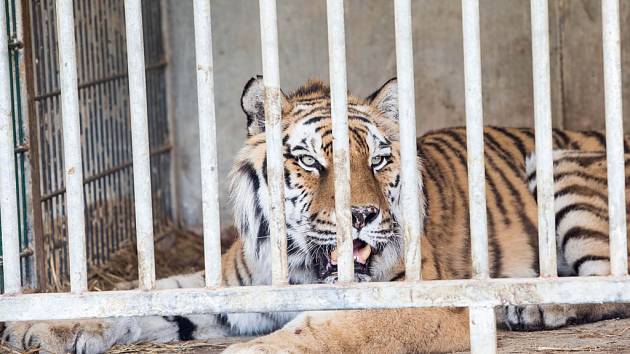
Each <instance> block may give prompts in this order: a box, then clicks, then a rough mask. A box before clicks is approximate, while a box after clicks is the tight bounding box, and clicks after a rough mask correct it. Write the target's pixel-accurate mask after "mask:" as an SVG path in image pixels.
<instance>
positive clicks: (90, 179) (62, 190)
mask: <svg viewBox="0 0 630 354" xmlns="http://www.w3.org/2000/svg"><path fill="white" fill-rule="evenodd" d="M171 150H173V146H172V145H170V144H169V145H165V146H162V147H160V148H158V149H155V150H151V154H150V155H151V157H153V156H157V155H162V154H167V153H169V152H171ZM132 166H133V162H132V161H127V162H124V163H121V164H119V165H117V166H114V167H111V168H108V169H106V170H103V171H101V172H99V173H97V174H95V175H92V176H89V177H87V178H84V179H83V184H84V185H85V184H89V183H92V182H94V181H98V180H99V179H101V178H103V177H107V176H109V175H112V174H114V173H116V172H119V171H122V170H124V169H126V168H129V167H132ZM64 193H66V189H65V188H60V189H57V190H55V191H53V192H50V193H47V194H44V195H42V197H41V198H40V199H39V200H40V202H44V201H47V200H49V199H52V198H54V197H57V196H59V195H62V194H64Z"/></svg>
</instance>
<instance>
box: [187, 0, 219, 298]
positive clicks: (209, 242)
mask: <svg viewBox="0 0 630 354" xmlns="http://www.w3.org/2000/svg"><path fill="white" fill-rule="evenodd" d="M193 7H194V13H195V15H194V16H195V57H196V58H197V107H198V113H199V156H200V158H201V161H202V163H201V194H202V197H201V199H202V207H203V245H204V254H203V257H204V263H205V274H206V277H205V278H206V286H207V287H216V286H220V285H221V236H220V234H221V225H220V221H219V177H218V167H217V144H216V141H217V132H216V116H215V110H214V67H213V63H212V22H211V18H210V0H195V2H194V3H193Z"/></svg>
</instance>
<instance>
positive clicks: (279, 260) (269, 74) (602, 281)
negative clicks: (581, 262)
mask: <svg viewBox="0 0 630 354" xmlns="http://www.w3.org/2000/svg"><path fill="white" fill-rule="evenodd" d="M56 3H57V9H56V10H57V11H56V15H57V24H58V36H59V38H60V40H59V41H58V45H59V49H58V50H59V54H60V59H61V61H62V65H61V66H60V69H61V73H60V79H61V82H60V88H61V95H60V101H62V107H61V108H62V113H63V122H62V123H63V128H64V129H63V130H64V132H63V142H64V148H63V151H61V150H57V152H56V153H57V154H59V155H61V154H62V153H63V155H64V159H65V160H64V161H65V169H64V173H65V181H66V195H67V201H66V205H67V206H66V209H65V210H64V212H65V214H67V218H68V223H67V232H68V237H69V246H70V247H69V251H70V252H69V261H70V262H69V263H70V267H69V272H70V280H71V293H64V294H61V293H58V294H20V281H19V274H20V269H19V266H18V265H19V245H18V242H17V238H16V237H15V236H14V235H15V234H17V232H13V231H14V230H17V227H18V226H17V223H18V217H17V215H14V213H10V212H9V213H6V212H5V211H7V210H9V211H10V210H13V209H15V205H16V203H17V196H16V193H15V188H14V185H15V181H14V176H15V174H14V172H15V171H13V169H9V170H8V171H7V170H1V171H0V188H1V189H0V191H1V192H2V195H3V198H2V200H1V201H2V204H1V206H2V211H3V214H2V217H3V219H2V222H3V235H2V236H3V244H4V251H5V267H6V268H5V269H6V272H5V279H4V281H5V288H6V290H7V292H8V293H10V294H11V295H4V296H1V297H0V320H12V321H25V320H43V319H63V318H84V317H111V316H143V315H175V314H190V313H208V312H217V313H218V312H220V313H230V312H268V311H302V310H325V309H329V310H330V309H357V308H400V307H469V308H470V334H471V336H470V339H471V348H472V352H473V353H494V352H496V326H495V316H494V310H493V307H494V306H500V305H506V304H514V305H524V304H537V303H540V304H550V303H568V304H576V303H600V302H630V277H628V274H627V246H626V242H627V239H626V220H625V217H626V214H625V200H624V198H625V193H624V191H625V185H624V183H625V179H624V175H623V173H624V168H623V165H624V156H623V129H622V109H621V108H622V107H621V75H620V74H621V66H620V41H619V0H602V18H603V21H602V22H603V44H604V45H603V49H604V53H603V54H604V63H605V65H604V77H605V101H606V103H605V104H606V143H607V147H608V148H607V157H608V158H607V163H608V188H609V213H610V218H609V223H610V251H611V252H610V253H611V255H610V260H611V273H612V274H611V275H610V276H602V277H588V278H571V277H568V278H562V279H561V278H558V277H557V274H556V252H555V230H554V222H553V219H554V211H553V185H552V183H553V176H552V172H553V171H552V162H553V161H552V160H551V159H552V144H551V129H550V127H551V111H550V104H549V102H550V89H549V85H550V77H549V30H548V15H547V8H548V3H547V0H531V13H532V16H531V21H532V38H533V41H532V46H533V50H532V57H533V68H534V70H533V72H534V104H535V127H536V129H535V131H536V153H537V156H538V158H537V160H536V163H537V191H538V192H537V193H538V194H537V200H538V203H539V221H540V222H539V241H540V242H539V247H540V273H541V276H540V277H538V278H522V279H520V278H519V279H491V278H490V277H489V271H488V239H487V230H486V207H485V205H486V201H485V177H484V163H483V156H484V154H483V135H482V126H483V108H482V92H481V88H482V86H481V60H480V59H481V53H480V38H479V1H478V0H462V23H463V38H464V43H463V45H464V65H465V68H464V69H465V70H464V71H465V100H466V129H467V149H468V157H469V160H468V173H469V181H468V182H469V191H470V206H471V207H470V213H471V215H470V217H471V243H472V247H471V251H472V264H473V279H466V280H437V281H423V280H422V279H420V274H421V273H420V267H421V264H420V253H421V252H420V251H421V250H420V243H419V237H420V228H419V220H418V218H419V212H418V202H417V199H416V198H414V196H415V195H416V194H417V191H416V190H415V189H414V188H417V176H416V174H417V171H415V169H414V168H413V167H414V166H415V159H414V158H415V156H416V145H415V131H416V130H415V127H414V125H415V109H414V99H413V97H414V91H413V65H412V63H413V60H412V56H413V50H412V42H411V1H410V0H395V1H394V7H395V21H396V57H397V74H398V75H397V76H398V78H399V87H398V94H399V97H400V100H399V105H400V110H399V112H400V114H399V119H400V129H401V132H400V133H401V134H400V135H401V141H400V142H401V160H402V161H403V162H402V174H401V183H402V188H403V191H402V195H406V196H407V197H405V198H403V199H402V201H401V203H402V209H403V210H405V214H404V215H403V216H404V217H403V220H402V221H403V229H404V230H405V234H404V237H405V263H406V280H407V281H405V282H391V283H360V284H353V283H352V282H351V281H352V278H353V277H352V275H353V269H352V265H353V261H352V246H351V244H352V242H351V237H350V233H349V230H350V217H349V200H350V199H349V188H348V178H347V177H348V176H349V172H350V171H349V158H348V131H347V107H346V100H347V96H346V95H347V90H346V61H345V30H344V7H343V0H327V7H328V12H327V17H328V36H329V37H328V43H329V55H330V69H331V70H330V81H331V97H332V110H331V111H332V119H333V136H334V146H333V150H334V161H335V171H334V173H335V179H336V181H335V194H336V196H335V201H336V205H335V207H336V215H338V216H337V221H338V222H337V228H338V232H337V243H338V248H337V249H338V252H339V255H338V258H339V261H338V268H339V281H340V282H339V283H338V284H334V285H324V284H316V285H287V274H288V270H287V249H286V230H285V228H286V226H285V222H284V206H283V204H284V196H283V178H282V174H283V156H282V154H281V152H282V150H281V144H282V139H281V107H280V105H281V101H280V97H281V96H280V85H279V84H280V79H279V78H280V74H279V73H280V70H279V60H278V30H277V21H276V14H277V12H276V1H275V0H260V21H261V40H262V50H263V74H264V85H265V91H266V97H265V99H266V102H265V107H266V109H265V114H266V126H265V127H266V129H265V132H266V136H267V140H266V143H267V159H268V163H267V172H268V180H269V189H270V207H269V209H270V210H271V218H270V225H269V226H270V231H271V241H270V242H271V263H272V282H271V284H270V285H266V286H250V287H221V284H222V282H221V259H220V247H219V244H220V234H219V227H218V215H217V211H218V196H217V194H218V193H217V189H218V178H217V168H216V131H215V116H214V99H213V97H214V95H213V93H214V86H213V64H212V33H211V22H210V0H195V1H194V13H195V18H194V22H195V44H196V60H197V66H196V70H197V88H198V104H199V107H198V109H199V126H200V133H201V134H200V145H201V147H200V149H201V160H202V161H203V162H204V163H203V164H202V194H203V216H204V248H205V262H206V263H205V266H206V267H205V271H206V285H207V287H206V288H203V289H171V290H159V291H158V290H155V270H154V259H153V257H154V255H153V239H154V230H153V227H154V225H153V222H152V221H153V216H152V212H153V211H154V210H155V211H157V210H159V208H160V206H159V204H156V203H155V200H154V204H153V206H154V207H155V209H154V208H152V204H151V203H152V201H151V196H152V191H151V189H150V188H148V187H149V186H147V184H148V180H149V178H148V177H149V175H150V167H149V166H150V164H149V162H150V158H149V156H150V153H149V151H150V149H149V139H148V136H149V132H150V129H149V127H150V125H148V124H147V98H148V96H147V90H146V87H145V69H146V66H145V62H144V61H145V57H144V55H143V54H142V51H140V50H139V48H143V36H142V22H143V18H142V8H141V3H140V0H126V1H125V11H124V12H125V19H126V33H127V47H128V48H131V49H132V50H128V51H127V54H128V63H127V65H128V74H129V87H130V102H129V105H130V112H131V117H130V119H131V123H132V124H131V142H132V147H133V156H132V159H133V167H134V179H133V183H134V188H135V189H134V200H135V209H136V214H135V218H136V238H137V244H138V255H139V268H138V270H139V280H140V282H139V283H140V290H132V291H111V292H88V291H87V281H86V267H85V265H86V260H87V258H88V257H86V249H88V248H86V244H85V237H84V236H85V233H86V230H87V229H86V227H85V220H86V213H85V211H86V210H89V208H90V205H89V198H88V196H89V193H91V192H90V190H84V187H83V186H84V185H83V183H84V180H83V177H82V173H81V172H83V171H85V173H86V175H88V176H89V175H90V173H93V172H92V171H93V170H92V169H89V168H86V166H85V165H84V166H83V169H82V167H81V163H82V160H81V154H89V153H92V152H86V151H85V150H84V149H83V148H84V147H83V145H82V144H81V143H82V141H81V134H80V133H81V122H82V118H83V117H84V115H81V114H80V113H81V110H82V109H85V108H84V107H83V106H82V105H81V101H80V99H79V92H80V91H79V88H80V85H79V84H78V83H77V67H78V68H81V67H82V66H81V65H77V62H78V58H80V56H76V55H74V52H75V33H74V31H73V30H74V26H73V23H74V22H73V6H72V3H73V2H72V0H57V2H56ZM75 16H76V15H75ZM0 17H1V16H0ZM145 20H146V19H145ZM2 21H4V19H2V20H0V25H2V24H4V22H2ZM76 38H78V39H80V38H82V37H80V36H76ZM78 43H79V47H80V42H78ZM6 48H7V38H6V36H0V49H2V50H3V51H0V59H1V60H2V61H0V83H4V82H8V80H4V79H5V78H6V77H8V72H7V69H6V68H7V67H8V63H7V62H6V58H7V53H6ZM79 72H80V70H79ZM147 82H148V81H147ZM148 93H149V96H151V95H152V94H154V93H153V92H151V91H148ZM0 113H2V114H3V115H2V116H0V119H3V121H4V122H10V121H11V120H10V92H9V89H8V88H7V87H2V88H1V89H0ZM3 127H4V128H3ZM0 128H3V129H1V130H0V132H1V133H2V134H3V135H2V139H4V140H0V165H2V166H5V165H7V166H13V159H14V156H13V145H10V146H9V144H7V143H6V141H9V137H10V130H9V129H7V128H6V125H1V124H0ZM56 139H57V141H60V139H61V137H60V136H58V137H57V138H56ZM102 154H103V152H99V156H101V155H102ZM105 156H107V155H105ZM414 171H415V172H414ZM58 178H61V176H58ZM152 182H153V183H155V180H154V181H152ZM414 186H416V187H414ZM84 195H85V196H86V197H85V199H84ZM87 214H88V215H87V217H88V219H87V220H88V221H91V218H92V217H94V216H93V215H90V214H89V213H87ZM88 229H89V225H88ZM593 288H596V289H597V291H592V289H593ZM16 309H19V311H18V310H16Z"/></svg>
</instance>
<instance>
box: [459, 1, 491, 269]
mask: <svg viewBox="0 0 630 354" xmlns="http://www.w3.org/2000/svg"><path fill="white" fill-rule="evenodd" d="M462 26H463V31H464V81H465V94H466V148H467V155H468V197H469V208H470V237H471V243H472V247H471V252H472V266H473V273H474V276H475V278H482V279H483V278H488V277H489V270H488V233H487V217H486V177H485V170H484V153H483V144H484V142H483V106H482V94H481V56H480V37H479V1H478V0H462Z"/></svg>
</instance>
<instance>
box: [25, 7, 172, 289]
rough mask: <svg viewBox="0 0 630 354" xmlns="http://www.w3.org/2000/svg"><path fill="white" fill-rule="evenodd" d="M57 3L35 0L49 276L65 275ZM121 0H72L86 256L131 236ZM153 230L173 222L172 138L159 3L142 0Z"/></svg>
mask: <svg viewBox="0 0 630 354" xmlns="http://www.w3.org/2000/svg"><path fill="white" fill-rule="evenodd" d="M54 5H55V2H54V1H53V0H37V1H32V2H31V8H30V11H31V18H32V33H33V67H34V77H35V83H34V92H35V94H34V96H33V100H34V116H35V119H36V120H37V126H38V128H39V131H38V136H37V140H38V141H37V143H38V144H39V149H40V159H39V163H40V171H41V184H40V188H41V194H42V195H41V200H40V202H41V206H42V216H41V217H42V223H43V235H44V237H43V239H44V245H45V254H46V265H47V269H48V281H49V283H50V284H51V285H53V287H54V288H59V287H62V285H63V284H64V282H65V280H66V279H67V277H68V274H69V273H68V262H67V259H68V247H67V246H68V245H67V230H66V227H67V225H66V209H65V208H66V200H65V186H64V179H63V142H62V128H61V101H60V86H59V85H60V84H59V75H58V71H59V63H58V54H59V53H58V52H57V43H56V40H57V34H56V32H55V6H54ZM123 5H124V2H123V1H122V0H108V1H102V0H89V1H75V2H74V18H75V38H76V47H77V69H78V81H79V110H80V117H81V145H82V157H83V176H84V204H85V219H86V220H87V223H86V232H87V258H88V263H89V264H90V265H98V264H101V263H103V262H104V261H106V260H108V259H109V257H110V256H111V254H112V252H114V251H116V250H117V249H119V248H120V246H121V245H122V243H123V242H125V241H129V240H131V239H132V238H133V237H134V235H135V230H134V217H135V215H134V206H133V164H132V149H131V131H130V129H131V128H130V116H129V83H128V74H127V60H126V58H127V52H126V41H125V19H124V6H123ZM143 14H144V16H145V19H146V20H145V22H144V28H143V29H144V37H145V43H146V45H145V48H146V50H145V58H146V59H145V60H146V63H147V68H146V84H147V91H148V92H149V94H148V95H147V96H148V107H149V111H148V113H149V114H148V116H149V130H150V132H149V135H150V146H151V179H152V186H153V187H152V194H153V205H154V228H155V232H156V234H157V235H158V236H159V235H161V234H164V233H166V232H167V231H168V230H169V227H170V225H171V221H172V208H171V206H172V200H171V180H170V178H171V170H170V169H171V142H170V129H169V126H170V125H169V122H168V117H167V109H166V84H165V69H166V59H165V52H164V47H163V38H162V9H161V6H160V2H146V1H145V2H143Z"/></svg>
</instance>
